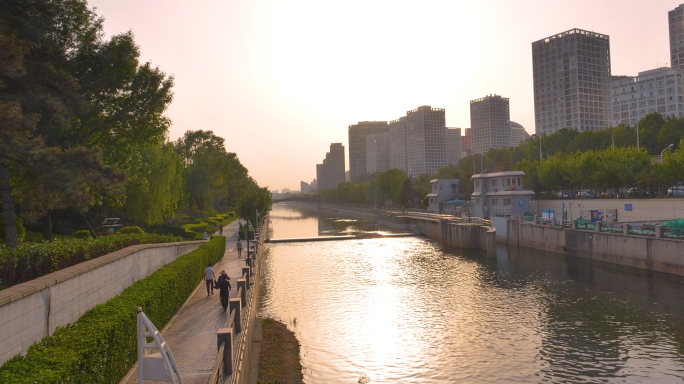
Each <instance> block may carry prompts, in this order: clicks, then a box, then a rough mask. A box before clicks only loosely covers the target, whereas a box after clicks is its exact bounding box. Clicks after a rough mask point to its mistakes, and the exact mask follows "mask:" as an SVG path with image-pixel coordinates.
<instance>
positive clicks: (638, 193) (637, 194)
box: [627, 187, 651, 199]
mask: <svg viewBox="0 0 684 384" xmlns="http://www.w3.org/2000/svg"><path fill="white" fill-rule="evenodd" d="M627 197H632V198H640V199H643V198H646V197H651V192H649V191H648V189H646V188H641V187H634V188H630V189H629V190H628V191H627Z"/></svg>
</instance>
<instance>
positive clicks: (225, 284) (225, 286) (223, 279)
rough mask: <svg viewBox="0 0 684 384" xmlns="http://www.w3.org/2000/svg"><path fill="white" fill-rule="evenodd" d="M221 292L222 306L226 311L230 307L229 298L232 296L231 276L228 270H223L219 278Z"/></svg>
mask: <svg viewBox="0 0 684 384" xmlns="http://www.w3.org/2000/svg"><path fill="white" fill-rule="evenodd" d="M218 286H219V294H220V295H221V306H222V307H223V310H224V311H225V310H226V309H228V298H229V297H230V288H231V287H230V277H228V274H227V273H226V271H225V270H224V271H221V274H220V275H219V279H218Z"/></svg>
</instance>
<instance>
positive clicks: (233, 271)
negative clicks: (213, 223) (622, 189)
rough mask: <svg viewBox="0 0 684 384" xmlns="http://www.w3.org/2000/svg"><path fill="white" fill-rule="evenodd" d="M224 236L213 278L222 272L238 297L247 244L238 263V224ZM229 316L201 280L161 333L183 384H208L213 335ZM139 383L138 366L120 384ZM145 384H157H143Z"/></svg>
mask: <svg viewBox="0 0 684 384" xmlns="http://www.w3.org/2000/svg"><path fill="white" fill-rule="evenodd" d="M223 235H224V236H226V252H225V254H224V255H223V258H222V259H221V260H220V261H219V262H218V263H217V264H216V265H215V266H214V271H215V274H216V278H218V275H219V273H220V272H221V270H224V269H225V271H226V272H227V273H228V276H230V281H231V285H232V287H233V288H232V290H231V291H230V297H231V298H236V297H237V288H236V280H237V279H238V278H240V277H241V276H242V267H243V266H244V265H245V257H246V255H247V243H246V241H245V242H243V243H244V248H245V249H244V250H243V252H242V258H240V259H238V254H237V249H235V243H237V239H238V223H237V221H234V222H232V223H230V224H228V225H227V226H225V227H224V228H223ZM229 315H230V312H229V311H225V312H224V311H223V307H221V303H220V302H219V292H218V291H217V290H214V294H213V295H211V296H207V290H206V285H205V283H204V280H202V282H201V283H200V284H199V285H198V286H197V288H196V289H195V291H193V293H192V294H191V295H190V298H189V299H188V300H187V301H186V302H185V304H183V306H182V307H181V308H180V309H179V310H178V312H177V313H176V315H175V316H174V317H172V318H171V320H170V321H169V323H168V324H167V325H166V327H164V329H162V331H161V332H162V335H164V338H165V339H166V342H167V343H168V345H169V347H170V348H171V352H172V353H173V356H174V358H175V359H176V362H177V363H178V368H179V369H180V372H181V375H182V376H183V382H184V383H185V384H204V383H209V378H210V376H211V371H212V368H213V367H214V364H215V363H216V353H217V347H216V331H218V330H219V328H224V327H227V326H228V322H229V321H230V319H229ZM137 382H138V369H137V364H136V365H135V366H134V367H133V368H132V369H131V370H130V371H129V372H128V374H127V375H126V376H125V377H124V379H123V380H121V382H120V384H135V383H137ZM145 383H150V384H151V383H160V382H157V381H149V380H146V381H145Z"/></svg>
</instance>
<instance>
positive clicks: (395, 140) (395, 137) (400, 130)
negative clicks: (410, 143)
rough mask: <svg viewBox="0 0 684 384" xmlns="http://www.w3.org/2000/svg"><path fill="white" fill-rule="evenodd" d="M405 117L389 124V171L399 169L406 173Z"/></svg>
mask: <svg viewBox="0 0 684 384" xmlns="http://www.w3.org/2000/svg"><path fill="white" fill-rule="evenodd" d="M406 120H407V119H406V116H402V117H400V118H398V119H397V120H392V121H390V123H389V129H390V130H389V133H390V169H394V168H396V169H401V170H402V171H404V172H406V173H408V157H407V150H406Z"/></svg>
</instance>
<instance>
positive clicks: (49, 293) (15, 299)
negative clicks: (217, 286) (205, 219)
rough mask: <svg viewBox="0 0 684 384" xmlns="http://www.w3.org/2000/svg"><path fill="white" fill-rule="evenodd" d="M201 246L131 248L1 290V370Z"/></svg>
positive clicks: (195, 242) (170, 244)
mask: <svg viewBox="0 0 684 384" xmlns="http://www.w3.org/2000/svg"><path fill="white" fill-rule="evenodd" d="M203 243H204V241H191V242H180V243H166V244H143V245H134V246H131V247H128V248H124V249H121V250H119V251H116V252H113V253H110V254H107V255H104V256H101V257H98V258H96V259H92V260H88V261H86V262H83V263H80V264H78V265H74V266H72V267H69V268H65V269H62V270H59V271H57V272H53V273H50V274H48V275H45V276H42V277H39V278H37V279H34V280H31V281H28V282H26V283H22V284H18V285H15V286H13V287H10V288H7V289H5V290H2V291H0V365H2V364H4V363H5V361H7V360H8V359H10V358H12V357H13V356H15V355H16V354H18V353H21V352H22V351H26V350H27V349H28V348H29V347H30V346H31V344H33V343H35V342H37V341H40V340H41V339H42V338H43V337H44V336H48V335H51V334H53V333H54V331H55V329H56V328H57V327H59V326H65V325H67V324H70V323H74V322H75V321H77V320H78V319H79V318H80V317H81V316H82V315H83V314H84V313H85V312H86V311H87V310H89V309H91V308H92V307H94V306H96V305H97V304H101V303H104V302H106V301H107V300H109V299H111V298H113V297H114V296H116V295H118V294H119V293H121V292H122V291H123V290H124V289H125V288H127V287H129V286H130V285H132V284H133V283H134V282H136V281H138V280H140V279H143V278H145V277H147V276H149V275H151V274H152V273H153V272H155V271H156V270H157V269H159V268H161V267H162V266H164V265H166V264H168V263H170V262H172V261H174V260H176V259H177V258H179V257H180V256H182V255H184V254H186V253H188V252H190V251H193V250H195V249H197V248H199V247H200V245H202V244H203Z"/></svg>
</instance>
